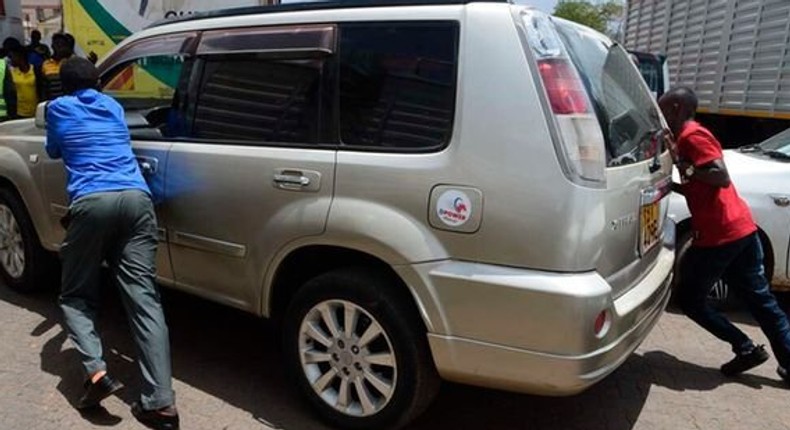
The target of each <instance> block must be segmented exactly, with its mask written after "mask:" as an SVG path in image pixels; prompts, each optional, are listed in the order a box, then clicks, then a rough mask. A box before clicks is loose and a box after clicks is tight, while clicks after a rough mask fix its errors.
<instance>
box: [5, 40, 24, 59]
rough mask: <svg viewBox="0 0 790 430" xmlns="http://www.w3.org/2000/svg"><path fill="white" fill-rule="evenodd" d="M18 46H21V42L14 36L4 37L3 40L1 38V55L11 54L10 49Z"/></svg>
mask: <svg viewBox="0 0 790 430" xmlns="http://www.w3.org/2000/svg"><path fill="white" fill-rule="evenodd" d="M20 46H22V43H21V42H20V41H19V39H17V38H15V37H6V38H5V40H3V51H4V52H3V57H6V56H8V55H11V51H13V50H14V49H16V48H18V47H20Z"/></svg>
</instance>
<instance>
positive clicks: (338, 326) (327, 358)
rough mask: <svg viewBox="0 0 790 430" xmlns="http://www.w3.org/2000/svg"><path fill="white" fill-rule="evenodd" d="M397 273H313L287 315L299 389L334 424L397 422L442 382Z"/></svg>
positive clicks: (289, 358)
mask: <svg viewBox="0 0 790 430" xmlns="http://www.w3.org/2000/svg"><path fill="white" fill-rule="evenodd" d="M399 287H400V286H399V285H397V283H396V282H394V281H393V280H392V279H391V277H389V276H386V275H382V274H380V273H377V272H375V271H372V270H367V269H362V268H351V269H340V270H336V271H333V272H329V273H325V274H322V275H319V276H318V277H316V278H314V279H312V280H310V281H308V282H307V283H306V284H305V285H304V286H303V287H302V288H300V289H299V291H298V292H297V293H296V295H295V297H294V299H293V300H292V301H291V304H290V306H289V308H288V311H287V313H286V316H285V319H284V321H283V329H284V330H283V346H284V349H283V354H284V358H285V363H286V366H288V370H289V372H290V373H291V376H292V377H293V378H295V380H296V382H297V386H298V388H299V391H300V392H301V394H302V395H303V397H305V398H306V400H307V401H308V402H309V403H310V404H311V405H312V406H313V408H314V409H315V410H316V411H317V412H318V414H319V415H320V416H321V417H322V418H323V419H324V420H325V421H326V422H328V423H329V424H331V425H333V426H336V427H339V428H346V429H397V428H400V427H402V426H404V425H406V424H408V423H409V422H410V421H411V420H413V419H414V418H416V417H417V416H418V415H419V414H420V413H422V412H423V411H424V410H425V408H426V407H427V406H428V405H429V404H430V403H431V401H432V400H433V398H434V397H435V395H436V393H437V391H438V389H439V384H440V381H439V376H438V374H437V372H436V369H435V366H434V364H433V360H432V358H431V356H430V353H429V349H428V342H427V337H426V333H425V328H424V327H423V326H422V323H421V321H420V319H419V315H418V314H417V311H416V309H415V307H414V305H413V303H411V302H410V298H407V297H404V295H403V294H399V293H400V292H401V291H399Z"/></svg>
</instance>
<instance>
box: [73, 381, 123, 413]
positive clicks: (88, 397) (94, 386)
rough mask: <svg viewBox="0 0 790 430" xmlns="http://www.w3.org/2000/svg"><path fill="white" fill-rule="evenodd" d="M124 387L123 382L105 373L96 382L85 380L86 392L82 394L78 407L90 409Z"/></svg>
mask: <svg viewBox="0 0 790 430" xmlns="http://www.w3.org/2000/svg"><path fill="white" fill-rule="evenodd" d="M121 388H123V384H121V383H120V382H118V381H116V380H115V379H113V378H112V377H111V376H110V375H109V374H107V375H104V376H102V377H101V379H99V380H98V381H96V382H93V383H92V382H91V381H87V382H85V394H83V395H82V398H81V399H80V402H79V404H77V409H89V408H94V407H96V406H99V403H101V401H102V400H104V399H106V398H107V397H110V396H111V395H113V394H114V393H116V392H118V391H119V390H120V389H121Z"/></svg>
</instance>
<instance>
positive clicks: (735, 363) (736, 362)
mask: <svg viewBox="0 0 790 430" xmlns="http://www.w3.org/2000/svg"><path fill="white" fill-rule="evenodd" d="M769 357H770V356H769V355H768V352H766V351H765V345H758V346H755V347H754V348H752V350H751V351H749V352H746V353H743V354H736V355H735V358H733V359H732V360H730V361H728V362H727V363H724V365H722V366H721V373H723V374H724V376H735V375H738V374H740V373H743V372H745V371H747V370H749V369H753V368H755V367H757V366H759V365H761V364H763V363H765V362H766V361H768V358H769Z"/></svg>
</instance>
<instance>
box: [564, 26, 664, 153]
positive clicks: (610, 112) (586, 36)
mask: <svg viewBox="0 0 790 430" xmlns="http://www.w3.org/2000/svg"><path fill="white" fill-rule="evenodd" d="M555 23H556V25H557V31H558V32H559V34H560V37H561V38H562V40H563V42H564V43H565V46H566V47H567V49H568V52H569V54H570V56H571V60H572V61H573V62H574V64H575V65H576V67H577V68H578V69H579V74H580V75H581V77H582V80H583V81H584V85H585V86H586V87H587V91H588V93H589V94H590V98H591V99H592V103H593V105H594V108H595V113H596V115H597V117H598V121H599V122H600V124H601V130H602V131H603V135H604V139H605V141H606V149H607V164H608V165H609V166H621V165H625V164H632V163H637V162H639V161H643V160H646V159H649V158H651V157H653V156H654V155H655V152H656V150H658V148H656V147H655V144H654V143H653V142H656V140H654V139H653V137H654V136H655V134H656V133H657V132H658V131H660V130H661V120H660V117H659V114H658V109H657V108H656V104H655V102H654V101H653V98H652V96H651V94H650V92H649V91H648V89H647V87H646V85H645V83H644V81H643V79H642V76H641V75H640V74H639V72H638V71H637V69H636V68H635V67H634V63H633V62H632V60H631V58H630V56H629V54H628V53H627V52H626V51H625V50H624V49H623V48H622V47H621V46H620V45H617V44H615V43H612V42H611V41H610V40H609V39H607V38H605V37H604V36H602V35H600V34H598V33H596V32H594V31H592V30H588V29H586V28H584V27H581V26H578V25H575V24H571V23H568V22H564V21H555Z"/></svg>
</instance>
